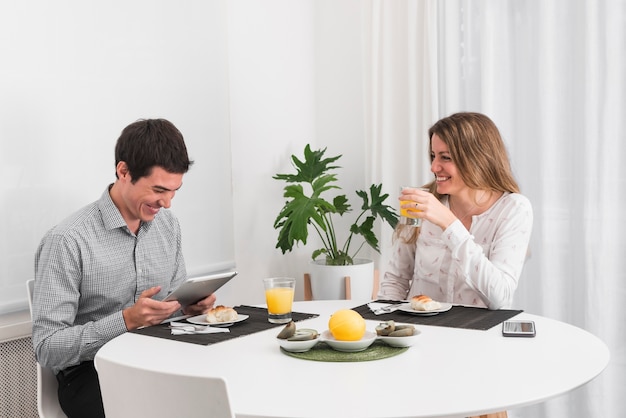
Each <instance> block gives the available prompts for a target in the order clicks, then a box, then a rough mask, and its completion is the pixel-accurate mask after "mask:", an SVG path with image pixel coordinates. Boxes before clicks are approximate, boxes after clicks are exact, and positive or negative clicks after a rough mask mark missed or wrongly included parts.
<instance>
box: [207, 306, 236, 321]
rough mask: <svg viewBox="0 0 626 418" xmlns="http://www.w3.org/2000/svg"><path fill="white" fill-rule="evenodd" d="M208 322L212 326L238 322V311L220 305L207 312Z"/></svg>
mask: <svg viewBox="0 0 626 418" xmlns="http://www.w3.org/2000/svg"><path fill="white" fill-rule="evenodd" d="M206 320H207V322H208V323H210V324H215V323H218V322H233V321H236V320H237V311H236V310H234V309H233V308H230V307H228V306H224V305H218V306H216V307H215V308H213V309H211V310H210V311H209V312H207V315H206Z"/></svg>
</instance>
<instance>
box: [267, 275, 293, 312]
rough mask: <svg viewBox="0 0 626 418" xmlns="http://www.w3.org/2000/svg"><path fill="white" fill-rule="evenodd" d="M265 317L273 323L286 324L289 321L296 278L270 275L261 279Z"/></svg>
mask: <svg viewBox="0 0 626 418" xmlns="http://www.w3.org/2000/svg"><path fill="white" fill-rule="evenodd" d="M263 284H264V286H265V301H266V303H267V315H268V316H267V319H268V321H269V322H271V323H273V324H286V323H288V322H290V321H291V306H292V305H293V297H294V291H295V287H296V279H294V278H291V277H272V278H269V279H263Z"/></svg>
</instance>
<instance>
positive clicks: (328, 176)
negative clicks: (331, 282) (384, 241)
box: [273, 144, 398, 295]
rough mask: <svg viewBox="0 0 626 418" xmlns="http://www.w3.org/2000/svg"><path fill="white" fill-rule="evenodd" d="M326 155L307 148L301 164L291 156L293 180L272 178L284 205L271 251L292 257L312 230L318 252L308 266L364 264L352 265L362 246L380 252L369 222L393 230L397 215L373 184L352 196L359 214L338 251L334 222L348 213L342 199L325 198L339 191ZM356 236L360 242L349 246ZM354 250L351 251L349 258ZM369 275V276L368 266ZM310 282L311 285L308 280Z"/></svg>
mask: <svg viewBox="0 0 626 418" xmlns="http://www.w3.org/2000/svg"><path fill="white" fill-rule="evenodd" d="M325 152H326V148H324V149H320V150H316V151H312V150H311V147H310V145H309V144H307V145H306V147H305V148H304V161H301V160H300V159H299V158H298V157H296V156H295V155H292V156H291V160H292V163H293V166H294V168H295V169H296V173H295V174H276V175H275V176H274V177H273V178H274V179H276V180H282V181H286V182H287V185H285V188H284V194H283V196H284V197H285V198H286V199H287V201H286V202H285V205H284V206H283V208H282V209H281V210H280V213H279V214H278V216H277V217H276V220H275V221H274V228H275V229H278V230H279V232H278V242H277V244H276V248H280V249H281V251H282V252H283V254H285V253H287V252H290V251H292V250H293V247H294V245H296V244H297V243H299V242H301V243H302V244H306V242H307V238H308V236H309V227H311V228H313V229H314V230H315V232H316V233H317V234H318V236H319V237H320V239H321V241H322V248H319V249H316V250H314V251H313V254H312V259H313V264H316V265H325V266H350V265H355V264H362V263H363V260H361V259H357V258H356V255H357V254H358V253H359V251H360V250H361V249H362V248H363V246H364V245H365V244H367V245H369V246H370V247H372V248H373V249H374V250H376V251H377V252H380V249H379V246H378V238H377V237H376V234H375V233H374V230H373V228H374V222H375V221H376V220H377V219H378V218H380V219H381V220H382V221H383V222H386V223H388V224H389V225H390V226H391V227H392V228H395V226H396V224H397V223H398V215H397V214H396V212H395V210H394V209H393V208H392V207H390V206H388V205H386V204H385V200H386V199H387V198H388V197H389V195H388V194H382V195H381V189H382V184H372V185H371V186H370V188H369V193H368V192H366V191H364V190H357V191H356V194H357V196H359V197H360V198H361V199H362V204H361V207H360V211H359V212H358V216H357V217H356V219H355V221H354V222H353V223H352V224H351V225H350V228H349V231H348V232H347V233H348V235H347V238H346V240H345V241H344V242H343V245H340V243H339V240H338V236H337V231H336V229H335V222H334V221H333V219H335V218H334V217H335V216H340V217H341V216H343V215H345V214H347V213H350V212H351V211H352V210H351V205H350V204H349V203H348V199H347V197H346V196H345V195H344V194H339V195H336V196H334V197H333V198H332V201H330V200H328V199H327V198H326V197H325V195H326V194H329V193H330V192H331V191H332V190H333V189H336V190H341V188H340V187H339V186H338V185H337V184H336V183H337V176H336V174H334V173H330V171H332V170H335V169H337V168H340V167H339V166H336V165H333V164H334V163H335V161H337V160H338V159H339V158H340V157H341V155H338V156H334V157H329V158H324V153H325ZM357 235H358V236H360V237H361V238H362V239H363V242H361V243H355V242H353V239H354V238H355V237H356V236H357ZM353 244H354V245H353ZM355 247H356V249H355V250H354V251H353V252H351V250H352V249H353V248H355ZM320 256H323V259H321V260H318V257H320ZM371 270H372V275H373V263H372V269H371ZM372 275H370V279H371V277H372ZM311 280H312V281H313V280H314V277H313V275H312V276H311ZM314 295H315V292H314Z"/></svg>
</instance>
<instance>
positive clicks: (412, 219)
mask: <svg viewBox="0 0 626 418" xmlns="http://www.w3.org/2000/svg"><path fill="white" fill-rule="evenodd" d="M404 189H418V190H426V189H424V188H422V187H418V186H402V187H400V193H402V191H403V190H404ZM403 205H411V206H410V207H405V208H403V207H402V206H403ZM418 207H419V206H417V205H416V203H415V202H414V201H412V200H401V201H400V223H401V224H403V225H409V226H420V225H421V224H422V220H421V219H420V218H417V217H416V216H415V214H416V213H418V212H421V210H419V209H418Z"/></svg>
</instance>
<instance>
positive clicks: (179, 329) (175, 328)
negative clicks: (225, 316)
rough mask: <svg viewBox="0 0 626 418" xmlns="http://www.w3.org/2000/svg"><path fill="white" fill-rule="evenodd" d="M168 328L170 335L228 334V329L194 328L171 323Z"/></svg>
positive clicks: (188, 325)
mask: <svg viewBox="0 0 626 418" xmlns="http://www.w3.org/2000/svg"><path fill="white" fill-rule="evenodd" d="M170 328H171V329H172V331H171V332H172V335H185V334H215V333H218V332H230V330H229V329H228V328H215V327H211V326H206V327H203V326H194V325H190V324H183V323H180V322H178V323H176V322H171V323H170Z"/></svg>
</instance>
